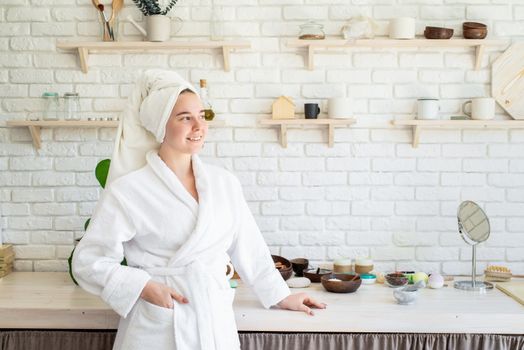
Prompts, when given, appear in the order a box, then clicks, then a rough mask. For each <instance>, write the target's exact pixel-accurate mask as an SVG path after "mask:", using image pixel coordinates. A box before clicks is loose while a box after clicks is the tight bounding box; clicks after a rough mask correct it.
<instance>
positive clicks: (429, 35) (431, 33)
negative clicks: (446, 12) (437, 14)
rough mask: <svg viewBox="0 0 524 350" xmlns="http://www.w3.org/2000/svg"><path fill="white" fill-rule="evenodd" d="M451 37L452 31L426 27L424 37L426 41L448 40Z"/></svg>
mask: <svg viewBox="0 0 524 350" xmlns="http://www.w3.org/2000/svg"><path fill="white" fill-rule="evenodd" d="M452 36H453V29H451V28H441V27H426V29H425V30H424V37H425V38H426V39H449V38H451V37H452Z"/></svg>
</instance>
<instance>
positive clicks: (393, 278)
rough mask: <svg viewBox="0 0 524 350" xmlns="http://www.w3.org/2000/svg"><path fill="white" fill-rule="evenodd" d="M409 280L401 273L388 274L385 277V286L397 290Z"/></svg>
mask: <svg viewBox="0 0 524 350" xmlns="http://www.w3.org/2000/svg"><path fill="white" fill-rule="evenodd" d="M408 282H409V280H408V278H407V277H406V276H404V274H403V273H401V272H394V273H388V274H387V275H386V284H387V285H388V286H390V287H391V288H399V287H403V286H405V285H406V284H408Z"/></svg>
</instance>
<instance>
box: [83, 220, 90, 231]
mask: <svg viewBox="0 0 524 350" xmlns="http://www.w3.org/2000/svg"><path fill="white" fill-rule="evenodd" d="M90 222H91V218H89V219H87V220H86V223H85V224H84V231H87V227H88V226H89V223H90Z"/></svg>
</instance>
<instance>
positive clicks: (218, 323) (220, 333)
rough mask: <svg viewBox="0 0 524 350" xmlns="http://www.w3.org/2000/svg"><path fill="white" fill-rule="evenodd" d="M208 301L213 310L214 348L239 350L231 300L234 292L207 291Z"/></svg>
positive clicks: (228, 290)
mask: <svg viewBox="0 0 524 350" xmlns="http://www.w3.org/2000/svg"><path fill="white" fill-rule="evenodd" d="M208 293H209V300H210V301H211V308H212V310H213V312H212V317H213V332H214V333H215V341H216V348H217V349H218V350H222V349H223V350H231V349H240V342H239V339H238V332H237V325H236V322H235V313H234V311H233V299H234V298H235V290H234V289H232V288H227V289H209V290H208Z"/></svg>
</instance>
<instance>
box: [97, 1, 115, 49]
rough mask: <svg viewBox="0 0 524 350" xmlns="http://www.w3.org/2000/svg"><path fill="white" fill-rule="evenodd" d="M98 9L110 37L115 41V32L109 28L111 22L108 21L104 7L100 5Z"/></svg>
mask: <svg viewBox="0 0 524 350" xmlns="http://www.w3.org/2000/svg"><path fill="white" fill-rule="evenodd" d="M98 9H99V10H100V13H101V14H102V18H103V19H104V23H105V25H106V27H107V31H108V32H109V36H110V37H111V40H115V37H114V36H113V30H112V29H111V27H110V26H109V20H108V19H107V16H106V13H105V12H104V5H103V4H98Z"/></svg>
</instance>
